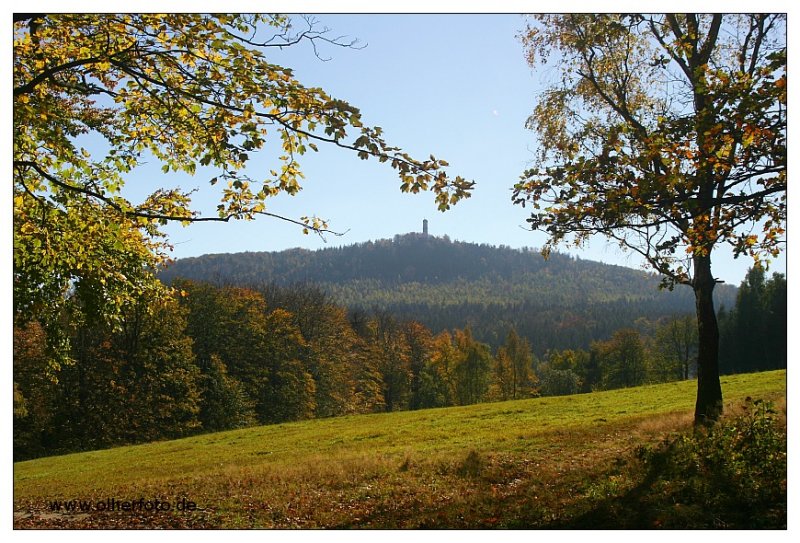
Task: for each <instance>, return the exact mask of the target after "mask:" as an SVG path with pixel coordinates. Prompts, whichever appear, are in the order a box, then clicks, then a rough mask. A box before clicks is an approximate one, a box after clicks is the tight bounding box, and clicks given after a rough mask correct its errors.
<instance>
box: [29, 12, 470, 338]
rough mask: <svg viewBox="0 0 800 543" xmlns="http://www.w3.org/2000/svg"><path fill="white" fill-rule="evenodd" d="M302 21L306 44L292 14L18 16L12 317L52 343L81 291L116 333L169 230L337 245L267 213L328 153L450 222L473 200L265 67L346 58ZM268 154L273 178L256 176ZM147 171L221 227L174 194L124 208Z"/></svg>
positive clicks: (278, 70) (339, 104) (355, 114)
mask: <svg viewBox="0 0 800 543" xmlns="http://www.w3.org/2000/svg"><path fill="white" fill-rule="evenodd" d="M306 22H307V24H308V26H309V28H308V30H306V31H297V30H295V29H294V27H293V26H292V21H291V19H289V18H288V17H286V16H282V15H253V14H244V15H214V16H212V15H206V14H189V13H184V14H83V13H81V14H66V13H64V14H49V15H44V14H20V15H18V16H15V21H14V62H13V84H14V93H13V95H14V115H13V124H14V149H13V169H14V170H13V171H14V173H13V176H14V188H13V192H14V304H15V305H14V307H15V318H18V319H22V320H33V319H36V320H39V321H40V322H41V323H42V324H43V325H44V326H45V327H46V329H47V330H48V332H49V333H50V335H51V336H53V337H54V338H55V339H53V340H52V342H53V343H54V344H58V343H59V342H58V341H57V340H58V339H63V338H64V337H65V334H61V335H60V336H58V332H60V331H61V329H60V328H59V327H58V325H57V322H56V321H57V317H58V313H59V312H60V311H61V310H62V309H63V308H64V307H65V305H68V304H67V302H68V300H69V298H68V296H67V294H68V293H69V291H70V289H72V288H73V286H75V285H76V284H77V285H80V284H84V283H85V284H87V287H89V288H87V289H84V291H85V292H91V293H93V297H92V301H93V304H90V305H86V304H83V305H81V304H78V305H77V306H76V307H73V308H72V309H73V311H75V312H84V313H86V314H87V315H88V316H92V317H97V318H102V319H104V320H106V321H108V322H112V323H113V322H115V321H116V320H118V318H119V316H120V315H121V311H122V306H123V305H124V304H125V303H128V302H131V301H132V300H134V299H135V298H136V297H138V296H141V295H146V296H150V297H153V296H154V293H155V292H156V291H158V290H159V284H158V282H157V281H155V280H154V278H153V277H152V275H150V274H148V273H144V274H143V273H141V270H142V269H154V268H155V267H156V266H158V265H159V264H161V263H163V262H164V260H165V258H166V250H167V249H168V244H167V242H166V241H165V240H164V237H163V235H162V233H161V231H160V229H159V228H160V227H161V226H162V225H164V224H166V223H168V222H170V221H177V222H181V223H184V224H186V223H189V222H197V221H228V220H232V219H245V220H249V219H254V218H256V217H258V216H261V215H266V216H271V217H277V218H280V219H285V220H289V221H290V222H293V223H296V224H298V225H300V226H301V227H302V228H303V229H304V230H305V231H306V232H308V231H315V232H318V233H323V232H326V231H328V230H327V224H326V223H325V221H324V220H321V219H319V218H317V217H313V216H312V217H301V218H299V219H295V218H289V217H281V216H279V215H276V214H274V213H272V212H270V211H269V210H268V203H269V199H270V198H272V197H274V196H277V195H280V194H286V195H294V194H296V193H297V192H298V191H299V190H300V189H301V185H300V180H301V179H302V178H303V173H302V171H301V169H300V165H299V162H298V160H299V158H300V157H301V156H302V155H303V154H304V153H306V152H307V151H308V150H309V149H310V150H314V151H316V150H317V143H320V142H322V143H327V144H330V145H332V146H334V147H339V148H343V149H346V150H349V151H351V152H354V153H355V154H357V156H358V157H359V158H361V159H368V158H375V159H377V160H378V161H380V162H386V163H388V164H389V165H390V166H391V167H392V168H393V169H394V170H395V171H396V172H397V174H398V175H399V177H400V180H401V189H402V190H403V191H405V192H414V193H416V192H419V191H422V190H428V189H430V190H432V191H433V192H434V193H435V199H436V203H437V205H438V207H439V209H440V210H443V211H444V210H446V209H448V208H449V207H450V206H451V205H452V204H455V203H456V202H457V201H459V200H460V199H462V198H466V197H468V196H469V194H470V192H469V191H470V190H471V188H472V185H473V183H472V182H469V181H466V180H464V179H462V178H460V177H456V178H454V179H451V178H450V177H448V176H447V174H446V173H445V171H444V168H445V167H446V166H447V163H446V162H445V161H443V160H440V159H437V158H435V157H433V156H431V157H430V158H429V159H425V160H417V159H415V158H413V157H411V156H410V155H408V154H407V153H405V152H403V151H402V150H401V149H399V148H397V147H394V146H391V145H389V144H388V143H387V142H386V141H385V139H384V137H383V134H382V130H381V128H380V127H369V126H366V125H364V123H363V121H362V118H361V112H360V111H359V110H358V109H357V108H355V107H353V106H352V105H350V104H348V103H347V102H345V101H343V100H339V99H336V98H334V97H331V96H330V95H328V94H327V93H326V92H325V91H324V90H322V89H320V88H316V87H307V86H304V85H303V84H302V83H301V82H300V81H298V80H297V79H296V78H295V77H294V75H293V73H292V70H291V69H289V68H286V67H283V66H279V65H277V64H274V63H273V62H271V61H270V58H269V53H270V51H271V50H272V49H274V48H283V47H288V46H291V45H293V44H295V43H298V42H301V41H310V42H312V43H317V42H327V43H329V44H333V45H341V46H347V45H349V44H347V43H343V42H341V41H339V40H335V39H330V38H328V37H327V36H326V32H327V31H326V30H320V29H318V28H316V23H315V21H313V20H312V19H306ZM353 133H355V134H353ZM268 147H273V148H275V149H277V150H278V153H277V154H278V156H277V157H276V163H277V164H278V165H276V166H274V169H272V170H268V171H260V172H256V173H254V172H253V171H252V170H251V169H248V165H249V163H250V161H251V160H252V157H253V155H254V153H256V152H259V151H262V150H263V149H265V148H268ZM150 159H155V160H156V161H157V162H158V163H160V164H161V165H162V170H163V172H164V173H165V174H168V173H170V172H182V173H184V174H189V175H194V174H196V173H197V174H200V175H203V176H207V179H208V180H209V182H210V184H211V185H213V186H215V187H216V188H215V189H212V190H218V197H219V205H218V206H217V214H216V215H213V216H201V215H200V213H199V212H198V211H197V210H196V209H193V208H192V203H191V192H186V191H182V190H181V189H179V188H177V187H174V186H172V187H171V186H164V187H161V188H155V187H154V188H153V190H152V192H151V193H150V194H149V196H146V197H145V198H144V199H143V200H142V201H141V202H140V203H137V202H134V201H131V200H129V199H128V197H126V191H125V190H124V189H125V183H126V181H129V179H130V178H131V176H132V175H133V173H134V171H135V170H136V168H137V167H138V166H140V165H141V164H143V163H144V162H147V161H148V160H150ZM56 336H58V337H56Z"/></svg>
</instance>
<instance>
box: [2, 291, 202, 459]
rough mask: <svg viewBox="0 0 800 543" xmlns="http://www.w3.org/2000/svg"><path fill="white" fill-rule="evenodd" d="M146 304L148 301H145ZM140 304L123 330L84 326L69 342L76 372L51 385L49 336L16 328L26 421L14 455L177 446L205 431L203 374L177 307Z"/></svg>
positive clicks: (129, 311) (65, 370) (17, 428)
mask: <svg viewBox="0 0 800 543" xmlns="http://www.w3.org/2000/svg"><path fill="white" fill-rule="evenodd" d="M148 302H149V301H148ZM148 302H145V301H144V300H140V301H139V303H138V304H137V305H134V306H129V307H127V308H126V309H125V312H124V313H123V316H122V319H121V322H120V324H119V326H118V327H114V328H111V327H109V326H108V325H107V324H103V323H94V324H93V325H88V324H85V325H83V326H81V327H78V328H77V329H76V330H75V331H74V336H73V337H71V338H69V339H70V344H71V352H70V356H71V357H72V358H73V359H74V360H75V361H76V363H75V364H72V365H67V366H63V367H62V368H60V370H59V371H58V372H57V373H56V374H55V375H54V378H56V379H52V378H51V379H48V378H46V377H45V376H46V375H47V374H46V373H45V371H44V370H43V368H42V365H44V364H46V362H47V359H46V357H45V358H43V357H42V354H41V353H42V351H43V349H44V348H45V344H46V340H45V334H44V332H43V331H42V329H41V327H39V326H38V325H36V324H29V325H27V326H26V327H25V328H15V337H16V338H18V341H16V342H15V346H14V347H15V351H14V362H15V367H14V379H15V382H17V383H19V391H20V392H21V394H22V396H23V398H24V399H25V401H26V410H27V411H28V413H27V415H25V416H22V417H18V418H17V420H15V424H14V435H15V454H16V455H17V456H18V457H30V456H38V455H41V454H53V453H56V452H66V451H71V450H86V449H94V448H101V447H107V446H111V445H116V444H120V443H137V442H142V441H153V440H156V439H163V438H174V437H180V436H185V435H189V434H192V433H195V432H196V431H197V430H198V429H199V428H200V423H199V421H198V418H197V417H198V411H199V410H200V382H199V381H200V370H199V368H198V367H197V366H196V365H195V357H194V354H193V352H192V347H191V341H190V340H189V338H187V337H186V336H185V335H184V329H185V326H186V320H185V319H186V316H185V312H184V311H183V310H181V308H179V307H178V306H177V305H176V304H175V303H174V302H161V301H157V302H155V303H148Z"/></svg>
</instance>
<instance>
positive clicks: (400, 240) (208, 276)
mask: <svg viewBox="0 0 800 543" xmlns="http://www.w3.org/2000/svg"><path fill="white" fill-rule="evenodd" d="M161 277H162V279H163V280H164V281H167V282H169V281H173V280H176V279H178V278H187V279H194V280H199V281H208V282H212V283H215V284H235V285H239V286H249V287H255V288H261V287H262V285H269V284H272V285H277V286H281V287H290V286H292V285H296V284H307V283H311V284H314V285H317V286H318V287H319V288H321V289H322V290H323V291H324V292H326V293H327V294H329V295H330V298H331V300H333V301H335V302H336V303H338V304H340V305H343V306H345V307H347V308H349V309H351V310H356V309H360V310H362V311H371V310H373V309H374V308H380V309H382V310H386V311H389V312H391V313H392V314H393V315H395V316H397V317H398V318H401V319H413V320H416V321H418V322H420V323H422V324H424V325H425V326H427V327H428V328H430V329H431V330H432V331H433V332H435V333H438V332H441V331H445V330H452V329H455V328H466V327H470V328H471V329H472V331H473V334H474V336H475V338H476V339H478V340H479V341H481V342H484V343H488V344H489V345H490V346H491V347H492V348H493V349H497V348H499V347H500V346H501V345H502V344H503V341H504V340H505V336H506V333H507V331H508V329H509V328H511V327H514V328H516V329H517V331H518V332H519V334H520V336H522V337H524V338H526V339H527V340H528V341H529V343H530V344H531V346H532V349H533V350H534V353H535V354H536V355H537V356H543V355H544V354H545V353H546V352H547V351H548V350H553V349H559V350H560V349H578V348H580V349H588V348H589V346H590V344H591V342H592V341H595V340H602V339H605V338H607V337H609V336H610V335H611V334H612V333H613V332H614V331H615V330H618V329H620V328H625V327H632V326H635V322H636V320H637V319H640V318H642V317H644V318H645V319H647V320H660V319H663V318H665V317H668V316H670V315H675V314H683V313H690V312H693V311H694V299H693V296H692V292H691V289H687V288H677V289H675V290H674V291H667V290H661V291H660V290H659V289H658V288H657V287H658V284H659V281H660V279H659V277H658V276H656V275H653V274H648V273H644V272H642V271H639V270H634V269H630V268H625V267H621V266H612V265H608V264H602V263H598V262H592V261H588V260H580V259H576V258H573V257H571V256H568V255H562V254H558V253H553V254H551V255H550V257H549V258H548V259H544V258H543V257H542V255H541V254H540V253H539V252H538V251H535V250H531V249H521V250H517V249H512V248H509V247H503V246H500V247H495V246H491V245H485V244H482V245H478V244H474V243H465V242H459V241H451V240H450V239H449V238H448V237H447V236H444V237H434V236H426V235H422V234H407V235H403V236H395V237H394V239H386V240H378V241H370V242H366V243H359V244H355V245H349V246H345V247H332V248H327V249H322V250H318V251H308V250H304V249H292V250H287V251H281V252H272V253H269V252H247V253H237V254H215V255H205V256H202V257H197V258H186V259H181V260H178V261H177V262H175V263H174V264H173V265H171V266H170V267H168V268H167V269H165V270H163V271H162V272H161ZM716 292H717V301H718V304H722V305H726V306H728V307H731V306H732V305H733V302H734V300H735V295H736V289H735V288H733V287H732V286H729V285H719V286H718V287H717V291H716Z"/></svg>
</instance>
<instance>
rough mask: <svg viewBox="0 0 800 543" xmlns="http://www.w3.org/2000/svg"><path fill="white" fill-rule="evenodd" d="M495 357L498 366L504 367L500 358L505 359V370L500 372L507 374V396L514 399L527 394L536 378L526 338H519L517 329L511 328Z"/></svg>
mask: <svg viewBox="0 0 800 543" xmlns="http://www.w3.org/2000/svg"><path fill="white" fill-rule="evenodd" d="M497 359H498V364H499V366H500V367H505V364H504V363H500V360H501V359H507V365H508V368H507V371H504V372H502V373H503V374H504V375H505V374H507V376H506V377H507V380H508V383H507V384H506V392H507V393H508V397H510V398H511V399H514V400H516V399H517V398H522V397H525V396H527V395H529V394H530V393H531V389H532V387H533V384H534V382H535V381H536V378H535V376H534V375H533V370H532V366H533V355H531V346H530V343H529V342H528V340H527V339H524V338H520V337H519V334H517V331H516V330H515V329H514V328H512V329H511V330H509V332H508V335H507V336H506V341H505V344H504V345H503V346H502V347H500V349H499V350H498V352H497ZM504 399H505V396H504Z"/></svg>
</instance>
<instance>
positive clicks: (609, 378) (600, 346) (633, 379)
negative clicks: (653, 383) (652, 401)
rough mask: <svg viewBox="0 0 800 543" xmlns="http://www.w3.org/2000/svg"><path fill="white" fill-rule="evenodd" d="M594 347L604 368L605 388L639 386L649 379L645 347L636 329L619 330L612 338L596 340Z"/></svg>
mask: <svg viewBox="0 0 800 543" xmlns="http://www.w3.org/2000/svg"><path fill="white" fill-rule="evenodd" d="M593 349H594V350H596V351H597V355H598V358H599V363H600V366H601V367H602V368H603V383H604V387H605V388H619V387H631V386H638V385H642V384H644V383H645V382H646V381H647V375H648V368H647V359H646V355H645V348H644V344H643V343H642V340H641V337H640V336H639V332H637V331H636V330H633V329H622V330H617V331H616V332H614V335H613V336H612V337H611V339H609V340H607V341H602V342H596V343H595V344H594V345H593Z"/></svg>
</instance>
